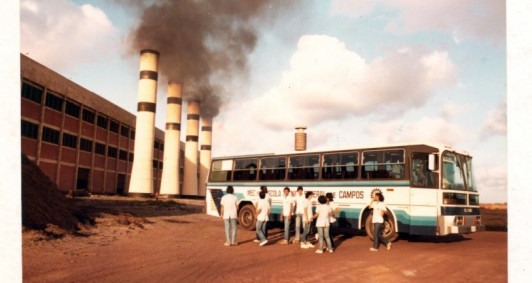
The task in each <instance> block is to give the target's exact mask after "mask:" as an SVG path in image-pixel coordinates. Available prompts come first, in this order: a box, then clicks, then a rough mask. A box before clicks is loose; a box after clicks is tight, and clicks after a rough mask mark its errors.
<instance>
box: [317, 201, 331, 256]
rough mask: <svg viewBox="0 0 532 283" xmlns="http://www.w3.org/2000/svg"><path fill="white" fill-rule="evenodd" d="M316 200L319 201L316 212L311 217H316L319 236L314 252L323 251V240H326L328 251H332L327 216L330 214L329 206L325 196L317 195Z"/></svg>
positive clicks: (320, 252)
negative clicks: (317, 246) (317, 245)
mask: <svg viewBox="0 0 532 283" xmlns="http://www.w3.org/2000/svg"><path fill="white" fill-rule="evenodd" d="M318 202H319V203H320V204H319V205H318V206H317V207H316V213H315V214H314V216H313V217H312V218H314V219H316V228H318V234H319V235H320V236H319V243H320V245H319V248H318V249H317V250H316V253H318V254H322V253H323V241H326V242H327V246H328V247H329V253H333V251H334V249H333V248H332V244H331V238H330V237H329V217H330V216H331V208H330V207H329V206H328V205H327V198H326V197H325V196H319V197H318Z"/></svg>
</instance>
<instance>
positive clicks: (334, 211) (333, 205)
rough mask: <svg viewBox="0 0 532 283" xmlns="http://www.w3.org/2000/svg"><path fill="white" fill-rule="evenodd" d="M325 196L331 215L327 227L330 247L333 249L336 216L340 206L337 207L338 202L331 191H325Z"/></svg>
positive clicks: (336, 228) (336, 227) (336, 224)
mask: <svg viewBox="0 0 532 283" xmlns="http://www.w3.org/2000/svg"><path fill="white" fill-rule="evenodd" d="M325 197H326V198H327V204H328V205H329V207H330V208H331V217H330V218H329V222H330V224H331V226H330V227H329V237H330V238H331V244H332V248H333V249H335V248H336V245H335V244H334V237H335V236H336V233H337V232H338V221H336V216H337V215H338V214H339V213H340V207H338V204H337V203H336V202H334V197H333V194H332V193H326V194H325Z"/></svg>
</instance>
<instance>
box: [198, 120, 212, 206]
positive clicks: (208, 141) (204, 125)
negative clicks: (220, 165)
mask: <svg viewBox="0 0 532 283" xmlns="http://www.w3.org/2000/svg"><path fill="white" fill-rule="evenodd" d="M211 147H212V117H201V146H200V176H199V195H200V196H205V192H206V190H207V184H206V183H207V176H208V175H209V170H210V168H211V157H212V154H211Z"/></svg>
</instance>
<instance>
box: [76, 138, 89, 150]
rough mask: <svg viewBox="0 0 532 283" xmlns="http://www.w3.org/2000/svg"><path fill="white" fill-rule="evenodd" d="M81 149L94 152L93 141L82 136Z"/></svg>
mask: <svg viewBox="0 0 532 283" xmlns="http://www.w3.org/2000/svg"><path fill="white" fill-rule="evenodd" d="M79 149H81V150H83V151H87V152H92V141H91V140H88V139H84V138H81V140H80V141H79Z"/></svg>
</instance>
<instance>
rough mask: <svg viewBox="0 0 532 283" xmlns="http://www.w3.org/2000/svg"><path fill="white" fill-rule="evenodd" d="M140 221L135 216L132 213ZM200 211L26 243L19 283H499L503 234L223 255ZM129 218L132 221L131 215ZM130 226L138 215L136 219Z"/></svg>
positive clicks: (242, 238)
mask: <svg viewBox="0 0 532 283" xmlns="http://www.w3.org/2000/svg"><path fill="white" fill-rule="evenodd" d="M135 209H137V211H138V207H137V208H135ZM200 210H201V208H198V207H192V208H189V209H184V210H175V209H173V208H164V209H161V210H160V211H159V213H151V214H144V215H142V216H144V217H145V219H146V220H147V221H146V222H145V223H143V224H138V223H133V222H132V223H129V225H115V224H113V223H111V222H109V221H107V222H106V221H104V220H99V221H100V222H99V223H100V224H99V225H98V228H97V229H96V230H93V231H92V234H91V235H85V236H82V237H80V236H78V237H74V236H67V237H65V238H63V239H59V240H41V241H38V240H36V239H38V236H36V235H35V234H34V233H25V234H24V246H23V279H24V282H212V281H214V282H294V280H297V282H313V283H314V282H318V281H326V282H412V281H416V282H466V281H467V282H482V281H485V282H506V281H507V234H506V233H504V232H481V233H476V234H470V235H466V236H465V237H464V238H461V239H451V240H448V241H447V240H445V241H439V242H435V241H433V240H432V239H420V238H417V239H414V238H410V239H404V238H403V239H401V238H400V239H399V240H398V241H397V242H395V243H394V244H393V247H392V250H391V251H386V249H384V248H382V247H381V249H380V250H379V251H378V252H370V251H369V250H368V249H369V247H370V245H371V242H370V241H369V240H368V238H366V237H365V236H363V235H351V236H347V237H345V236H340V237H338V238H337V239H336V242H337V245H338V248H337V250H336V252H335V253H334V254H328V253H324V254H316V253H314V250H313V249H308V250H305V249H301V248H300V247H299V245H288V246H282V245H278V244H276V243H275V241H277V240H278V239H279V238H280V237H282V231H281V230H280V229H277V228H275V229H272V230H271V231H270V236H269V237H270V239H269V240H270V241H271V242H273V243H272V244H268V245H266V246H264V247H259V246H258V244H257V243H254V242H253V239H254V238H255V234H254V232H253V231H243V230H238V235H237V238H238V241H239V243H240V244H239V245H238V246H235V247H225V246H224V245H223V243H224V232H223V231H224V228H223V222H222V221H221V220H219V219H217V218H213V217H211V216H207V215H205V214H203V213H201V211H200ZM132 213H133V212H132ZM136 215H137V216H138V214H136Z"/></svg>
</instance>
